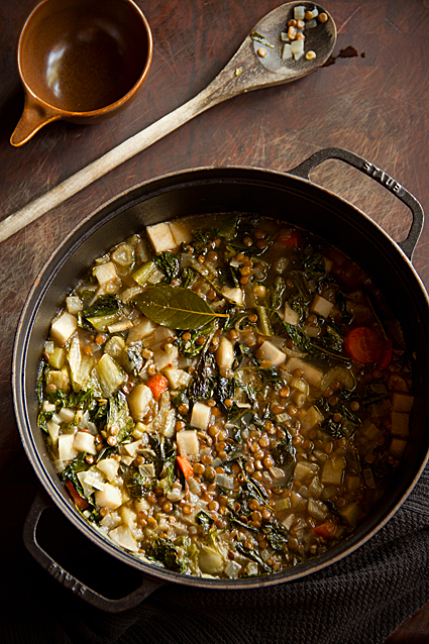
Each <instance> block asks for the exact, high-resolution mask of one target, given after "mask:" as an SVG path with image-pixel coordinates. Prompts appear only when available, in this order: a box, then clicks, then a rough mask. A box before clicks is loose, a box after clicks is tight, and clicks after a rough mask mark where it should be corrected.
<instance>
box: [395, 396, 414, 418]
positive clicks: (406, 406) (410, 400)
mask: <svg viewBox="0 0 429 644" xmlns="http://www.w3.org/2000/svg"><path fill="white" fill-rule="evenodd" d="M413 405H414V396H410V395H409V394H401V393H399V392H398V391H395V392H394V394H393V396H392V410H393V411H399V412H400V413H402V414H409V413H410V411H411V410H412V408H413Z"/></svg>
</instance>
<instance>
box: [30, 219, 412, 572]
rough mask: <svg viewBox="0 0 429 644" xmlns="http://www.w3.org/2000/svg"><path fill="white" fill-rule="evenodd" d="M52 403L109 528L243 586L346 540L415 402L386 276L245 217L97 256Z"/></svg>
mask: <svg viewBox="0 0 429 644" xmlns="http://www.w3.org/2000/svg"><path fill="white" fill-rule="evenodd" d="M208 221H209V222H210V227H207V222H208ZM53 314H54V312H53ZM38 396H39V401H40V412H39V419H38V423H39V427H40V428H41V430H42V432H43V433H44V436H45V439H46V444H47V446H48V449H49V453H50V455H51V458H52V461H53V463H54V466H55V468H56V471H57V472H58V473H59V475H60V476H61V478H62V480H63V482H64V484H65V486H66V488H67V490H68V492H69V493H70V495H71V498H72V499H73V502H74V504H75V506H76V509H77V511H78V512H80V513H82V514H83V516H84V517H85V518H86V519H87V520H88V521H89V522H90V523H91V524H92V525H93V527H94V529H96V530H98V531H101V533H102V534H103V535H104V536H106V538H108V539H111V540H112V541H113V542H114V543H115V544H116V545H117V546H119V547H121V548H123V549H125V550H126V551H127V552H130V553H132V554H133V555H134V556H136V557H137V558H139V559H141V560H142V561H146V562H151V563H153V564H154V565H158V566H164V567H165V568H167V569H170V570H173V571H176V572H181V573H183V574H186V575H195V576H211V577H218V578H231V579H234V578H238V577H244V576H255V575H261V574H268V573H273V572H277V571H280V570H282V569H283V568H287V567H290V566H295V565H298V564H299V563H300V562H303V561H305V560H307V559H309V558H311V557H314V556H317V555H320V554H322V553H323V552H325V551H326V550H327V549H329V548H332V547H334V546H335V545H336V544H337V543H338V542H339V541H341V540H343V539H345V538H347V536H348V535H350V534H351V533H352V532H353V531H354V529H355V528H356V526H357V525H358V524H359V523H360V522H361V521H362V520H363V519H364V518H365V516H367V515H368V513H369V512H370V510H371V508H372V507H373V506H374V505H375V504H376V503H377V502H378V501H379V499H380V498H381V496H382V495H383V493H384V491H385V490H386V487H387V485H388V482H389V479H390V477H391V475H392V473H393V472H394V470H395V468H396V467H397V466H398V463H399V460H400V458H401V455H402V453H403V451H404V449H405V446H406V443H407V437H408V431H409V421H410V414H411V413H412V407H413V402H414V398H413V395H412V379H411V368H410V361H409V357H408V356H407V352H406V348H405V346H404V342H403V339H402V334H401V330H400V327H399V324H398V322H397V321H396V320H395V319H394V317H393V316H392V313H391V312H390V311H389V310H388V308H387V306H386V304H385V302H384V301H383V299H382V297H381V294H380V293H379V292H378V290H377V288H376V287H375V285H374V284H373V283H372V281H371V280H370V279H369V277H368V276H367V275H365V274H364V273H363V272H362V270H361V269H360V268H359V267H358V266H357V265H356V264H354V263H353V262H352V261H351V260H350V259H349V258H347V257H346V256H345V255H344V254H342V253H341V252H339V251H338V250H337V249H335V248H333V247H330V246H329V245H328V244H327V243H326V242H322V241H321V240H319V239H317V238H315V237H314V236H313V235H311V234H310V233H307V232H305V231H302V230H300V229H297V228H290V227H287V225H286V224H284V222H277V221H274V220H271V219H268V218H259V217H257V216H255V215H247V216H246V215H241V214H237V215H235V214H234V215H225V216H221V215H213V216H210V217H207V216H205V217H204V218H195V217H193V218H189V219H183V220H180V222H172V223H162V224H158V225H155V226H150V227H148V228H147V229H146V230H144V231H143V232H141V233H139V234H135V235H133V236H132V237H130V238H128V239H126V240H125V241H124V242H122V243H120V244H118V245H117V246H115V247H114V248H112V249H111V250H110V251H109V252H106V253H105V255H103V256H102V257H99V258H97V259H96V260H95V262H94V264H93V267H92V268H91V270H90V271H89V273H88V274H87V275H86V277H85V278H84V279H82V280H81V281H79V283H78V284H77V286H76V287H75V289H74V290H73V292H71V293H70V294H69V295H68V296H67V297H66V298H65V302H64V306H63V308H62V309H61V310H60V311H59V312H58V313H57V314H56V315H55V317H54V319H53V321H52V324H51V329H50V337H49V338H48V339H47V341H46V343H45V345H44V348H43V358H42V360H41V363H40V372H39V381H38Z"/></svg>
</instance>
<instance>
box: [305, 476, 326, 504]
mask: <svg viewBox="0 0 429 644" xmlns="http://www.w3.org/2000/svg"><path fill="white" fill-rule="evenodd" d="M308 491H309V492H310V494H311V496H312V497H313V499H318V498H319V496H320V495H321V494H322V492H323V485H322V484H321V482H320V481H319V477H318V476H315V477H314V478H313V480H312V481H311V483H310V485H309V486H308Z"/></svg>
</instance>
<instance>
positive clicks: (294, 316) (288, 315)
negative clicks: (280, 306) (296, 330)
mask: <svg viewBox="0 0 429 644" xmlns="http://www.w3.org/2000/svg"><path fill="white" fill-rule="evenodd" d="M284 321H285V322H287V323H288V324H292V325H293V326H295V325H296V324H298V322H299V313H297V312H296V311H294V310H293V308H292V307H291V306H290V305H289V303H288V302H286V303H285V313H284Z"/></svg>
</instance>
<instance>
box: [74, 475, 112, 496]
mask: <svg viewBox="0 0 429 644" xmlns="http://www.w3.org/2000/svg"><path fill="white" fill-rule="evenodd" d="M77 478H78V480H79V483H80V484H81V486H82V488H83V493H84V495H85V496H86V497H87V498H88V497H90V496H91V494H93V493H94V491H95V490H104V486H105V485H106V483H105V481H104V476H103V475H102V473H101V472H99V471H98V470H96V469H93V468H91V469H89V470H87V471H85V470H82V471H81V472H78V473H77Z"/></svg>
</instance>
